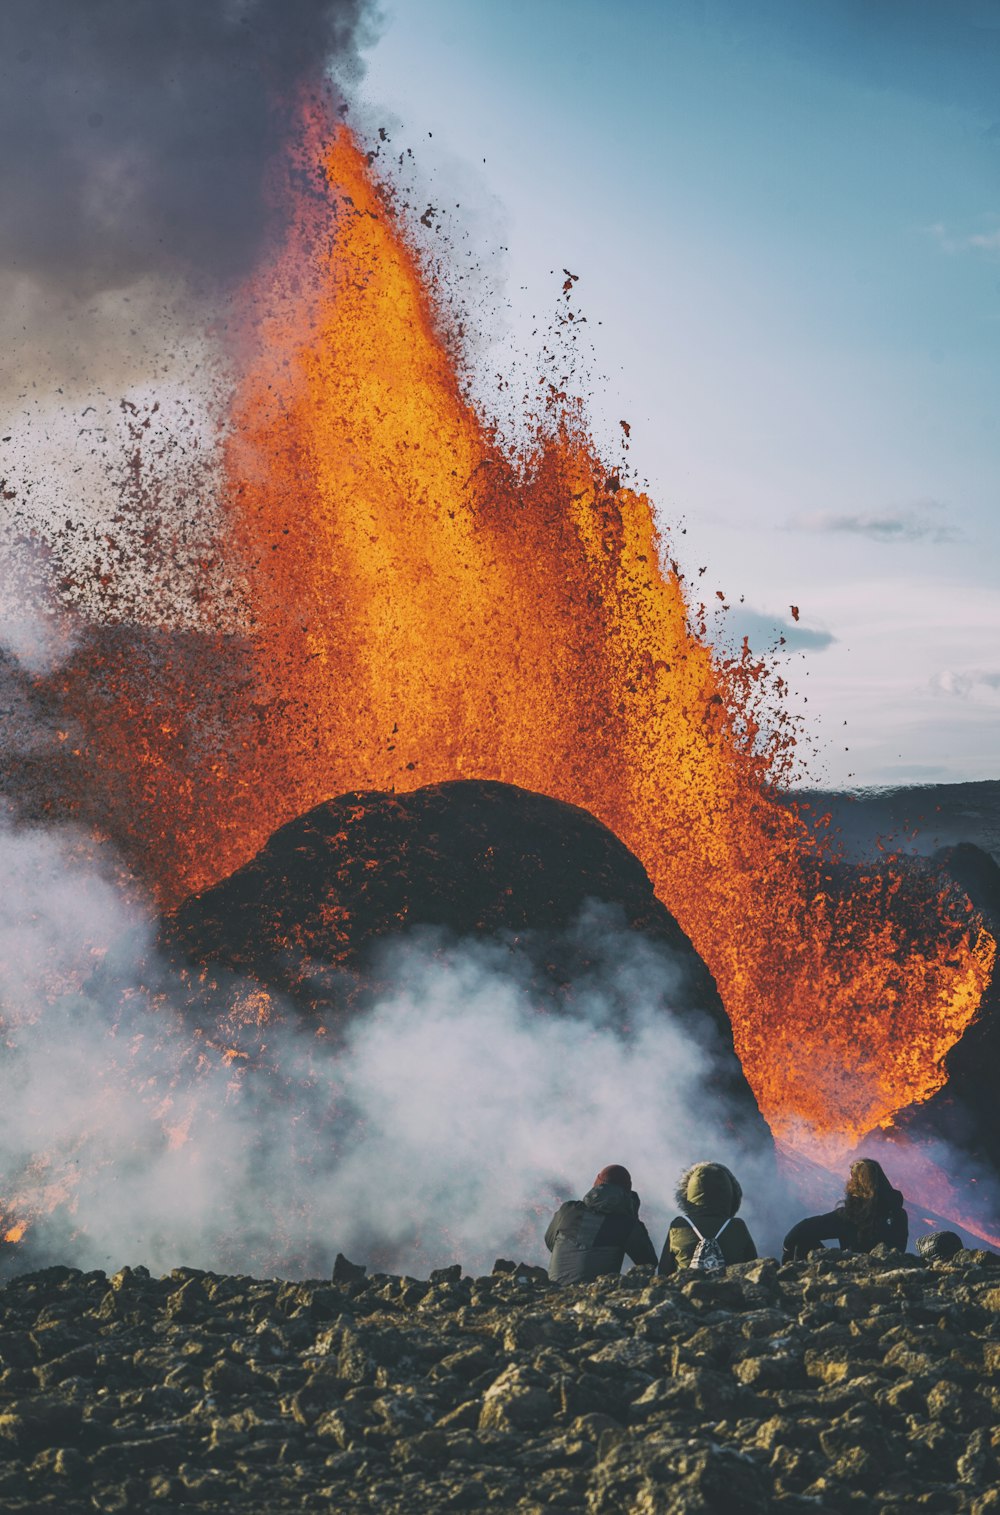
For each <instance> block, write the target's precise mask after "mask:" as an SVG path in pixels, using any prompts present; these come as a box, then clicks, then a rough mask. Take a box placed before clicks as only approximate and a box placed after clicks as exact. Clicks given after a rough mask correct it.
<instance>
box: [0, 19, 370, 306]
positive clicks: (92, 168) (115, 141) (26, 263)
mask: <svg viewBox="0 0 1000 1515" xmlns="http://www.w3.org/2000/svg"><path fill="white" fill-rule="evenodd" d="M369 15H370V6H369V4H368V0H3V4H2V6H0V141H2V143H3V152H2V154H0V204H2V205H3V216H2V219H0V271H2V272H5V273H7V274H8V275H10V274H13V275H15V276H18V277H23V278H28V279H30V280H32V281H33V282H35V283H37V284H42V285H43V286H45V287H47V288H49V289H50V290H55V291H56V292H60V293H61V292H71V293H73V294H78V295H83V296H93V295H95V294H98V293H100V292H102V291H110V290H117V289H121V288H124V287H126V286H128V285H131V284H134V283H136V282H137V281H139V280H141V279H143V278H148V277H150V276H152V277H154V278H156V277H158V276H160V275H163V274H173V273H174V272H176V271H177V270H178V269H180V270H182V271H188V270H193V271H196V272H198V273H201V274H206V275H209V276H211V277H221V278H223V279H227V278H232V277H238V276H239V275H240V274H242V273H244V272H245V271H246V270H247V269H248V268H250V267H251V266H252V264H253V261H254V258H255V256H256V255H257V253H258V252H259V249H260V245H261V239H262V237H263V236H264V235H265V233H266V230H267V225H268V216H267V213H266V210H265V203H264V198H263V196H262V192H261V179H262V174H263V171H264V169H265V167H266V164H267V162H268V159H269V157H270V156H271V154H272V153H273V152H274V151H275V149H276V148H277V147H278V146H279V144H280V141H281V137H282V134H283V131H284V129H285V127H286V125H287V109H288V106H289V105H290V103H291V100H292V98H293V96H294V95H295V93H296V91H297V89H298V88H299V86H301V85H303V84H305V85H306V86H309V85H314V86H319V85H320V84H321V82H322V81H323V79H324V77H325V70H326V68H327V66H328V64H330V63H331V62H333V63H334V64H335V65H336V67H337V69H338V71H339V72H340V73H341V74H343V75H349V74H351V73H352V72H354V71H356V70H357V68H358V49H359V47H360V46H361V44H362V42H363V41H364V40H365V38H366V35H367V26H368V20H369Z"/></svg>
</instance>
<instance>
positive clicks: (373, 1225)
mask: <svg viewBox="0 0 1000 1515" xmlns="http://www.w3.org/2000/svg"><path fill="white" fill-rule="evenodd" d="M74 847H75V844H74V843H73V842H72V839H69V840H65V839H64V840H57V839H56V837H55V836H54V835H53V834H51V833H45V832H33V833H32V832H20V833H10V832H8V833H5V834H3V835H2V836H0V848H2V853H3V857H4V865H5V872H6V875H7V879H8V889H7V892H6V894H5V896H4V902H3V904H2V906H0V950H2V954H3V982H2V992H3V1008H2V1017H3V1027H2V1042H3V1050H2V1053H0V1057H2V1067H3V1085H4V1098H3V1100H2V1101H0V1196H2V1203H0V1211H2V1219H0V1235H3V1234H5V1233H6V1232H7V1231H8V1230H9V1229H10V1228H11V1227H12V1226H15V1225H16V1224H17V1222H18V1221H19V1220H26V1219H28V1218H29V1216H30V1215H31V1214H32V1213H35V1214H36V1215H37V1218H36V1219H35V1220H33V1221H32V1222H31V1223H30V1224H29V1227H28V1230H27V1233H26V1235H25V1238H24V1240H23V1241H22V1242H21V1243H20V1244H18V1245H17V1246H16V1247H15V1246H8V1247H6V1248H4V1249H2V1250H3V1251H4V1252H5V1253H6V1256H5V1257H4V1258H3V1260H2V1265H3V1268H4V1271H6V1272H8V1273H9V1272H10V1271H12V1270H13V1271H19V1270H21V1269H23V1268H25V1267H30V1266H38V1265H40V1264H42V1263H45V1262H52V1261H59V1262H64V1263H71V1264H73V1265H76V1266H79V1267H84V1268H89V1267H100V1268H105V1269H107V1268H109V1267H117V1266H119V1265H121V1264H122V1263H125V1262H129V1263H133V1264H135V1263H140V1262H141V1263H145V1264H146V1265H147V1266H148V1267H150V1268H151V1269H153V1270H154V1271H163V1270H166V1269H169V1268H172V1267H175V1266H178V1265H182V1264H187V1265H190V1266H200V1267H205V1268H213V1269H218V1270H225V1271H252V1272H258V1273H260V1272H265V1273H266V1272H279V1273H282V1274H284V1275H289V1276H296V1275H299V1276H301V1275H308V1274H313V1275H315V1274H317V1273H323V1272H326V1271H328V1269H329V1267H330V1265H331V1264H332V1261H333V1258H334V1256H335V1254H336V1252H337V1251H342V1252H344V1253H346V1254H347V1255H348V1256H349V1257H351V1258H352V1260H355V1261H359V1262H365V1263H367V1264H369V1266H371V1267H380V1268H392V1269H394V1270H401V1271H409V1272H413V1273H418V1274H419V1273H425V1272H426V1271H427V1270H428V1269H430V1268H433V1267H435V1266H439V1265H441V1264H444V1263H448V1262H451V1261H460V1262H462V1263H463V1265H464V1266H465V1268H466V1269H467V1270H469V1271H472V1272H479V1271H483V1270H486V1271H488V1270H489V1268H490V1267H491V1266H492V1263H493V1260H494V1259H495V1258H496V1257H497V1256H508V1257H514V1258H523V1259H524V1260H527V1261H532V1262H543V1261H544V1260H545V1253H544V1245H543V1242H542V1235H543V1232H544V1229H545V1226H546V1224H547V1222H548V1219H549V1218H550V1215H551V1213H552V1211H553V1210H554V1209H555V1208H556V1206H557V1205H558V1204H559V1203H560V1202H561V1201H562V1200H563V1199H565V1198H567V1197H570V1196H578V1195H580V1194H582V1193H583V1192H584V1191H585V1190H586V1189H587V1188H588V1187H589V1185H590V1183H591V1181H592V1178H593V1176H594V1173H595V1172H596V1171H597V1170H598V1169H599V1168H600V1167H602V1166H603V1165H604V1164H605V1163H609V1162H623V1163H625V1164H626V1165H627V1166H628V1167H629V1168H630V1169H631V1172H632V1174H633V1179H634V1182H635V1185H636V1188H637V1189H638V1190H639V1192H640V1193H641V1194H642V1196H643V1210H642V1216H643V1219H644V1220H645V1221H646V1223H647V1225H648V1227H649V1229H650V1232H651V1235H652V1237H653V1240H654V1243H655V1244H656V1245H657V1246H659V1245H660V1244H661V1243H662V1240H663V1236H664V1233H665V1229H666V1226H667V1224H668V1222H669V1220H670V1218H671V1215H672V1214H673V1213H674V1205H673V1200H672V1190H673V1187H674V1184H675V1181H676V1178H677V1175H678V1173H679V1172H680V1170H681V1169H683V1168H684V1167H685V1166H687V1165H688V1164H689V1163H690V1162H693V1161H696V1160H699V1159H703V1158H714V1159H718V1160H721V1161H723V1162H726V1163H728V1164H729V1165H730V1166H731V1167H733V1168H734V1170H735V1171H736V1172H737V1174H738V1176H739V1177H740V1179H741V1182H742V1183H743V1186H744V1191H745V1194H746V1199H745V1202H744V1209H743V1213H744V1214H745V1216H746V1218H747V1221H748V1223H749V1225H750V1227H751V1230H752V1231H754V1234H755V1235H756V1237H757V1241H758V1245H759V1246H761V1247H762V1248H763V1249H772V1248H773V1247H774V1246H775V1245H776V1244H777V1242H778V1240H780V1230H777V1229H776V1225H775V1223H772V1225H771V1226H770V1227H769V1226H768V1224H767V1220H766V1219H765V1217H766V1215H767V1212H768V1211H769V1209H771V1208H772V1207H773V1205H774V1203H775V1199H776V1196H775V1193H774V1165H773V1157H772V1155H771V1153H770V1152H769V1150H767V1149H766V1147H765V1146H764V1144H761V1145H760V1146H759V1147H758V1148H757V1149H756V1150H755V1149H754V1147H753V1144H752V1142H751V1144H750V1145H749V1147H748V1145H747V1141H746V1135H745V1127H744V1135H743V1136H741V1135H740V1134H738V1132H737V1128H736V1126H735V1124H734V1126H733V1129H732V1131H729V1130H727V1129H726V1127H725V1120H726V1119H727V1118H729V1117H730V1116H731V1115H733V1114H734V1112H729V1111H726V1110H724V1109H721V1108H720V1096H719V1093H718V1090H717V1089H716V1088H714V1087H713V1070H714V1066H715V1064H716V1058H717V1055H718V1053H719V1051H720V1049H718V1048H715V1047H714V1046H713V1045H712V1039H711V1038H710V1039H706V1034H705V1027H706V1026H707V1025H708V1022H707V1020H706V1021H705V1022H704V1024H701V1023H699V1024H700V1025H701V1029H700V1030H699V1029H697V1028H696V1027H695V1026H694V1025H692V1024H691V1023H690V1022H689V1023H687V1024H685V1025H684V1026H683V1028H682V1026H681V1025H679V1024H678V1022H677V1021H676V1019H672V1018H671V1017H670V1015H669V1013H665V1010H664V1005H665V1003H669V997H670V978H671V973H672V967H671V960H670V959H669V957H666V956H665V955H664V954H663V953H662V952H660V951H659V950H657V949H655V948H653V947H650V946H647V945H645V944H642V945H641V946H640V947H637V946H636V939H635V936H634V934H629V933H625V932H623V931H618V932H615V931H614V930H613V929H612V928H611V927H610V926H609V925H608V924H607V921H606V920H605V919H603V918H601V917H600V916H599V915H598V916H595V917H594V918H593V919H592V920H588V921H587V922H586V923H584V927H583V929H585V930H587V931H588V933H590V937H589V938H588V939H590V938H595V939H596V937H597V935H598V934H599V933H603V937H602V940H601V942H600V951H599V954H598V956H599V958H600V961H601V964H602V966H601V967H600V969H599V970H598V971H595V972H594V974H593V975H592V977H591V979H590V980H589V981H588V982H587V983H585V984H583V985H581V986H575V992H574V997H573V1009H572V1011H571V1012H567V1013H565V1014H563V1013H559V1014H557V1013H553V1012H552V1011H551V1010H550V1011H549V1012H548V1013H546V1012H545V1011H543V1010H541V1009H539V1008H538V1003H537V995H535V994H533V992H532V988H531V984H530V980H529V977H528V972H529V970H528V969H527V967H526V966H524V965H523V964H521V965H519V963H518V961H517V959H515V958H514V957H513V956H512V954H511V953H510V951H509V950H508V949H507V948H504V947H502V946H499V945H496V944H493V945H490V944H481V943H466V944H461V945H459V946H457V947H456V946H454V945H452V946H450V947H445V946H444V945H443V944H442V942H441V940H440V939H439V938H436V937H429V938H427V939H426V940H425V941H424V942H423V943H419V942H418V943H415V944H410V945H409V946H406V947H396V948H393V949H391V950H390V951H389V952H388V953H387V955H386V957H385V959H384V961H383V964H382V967H381V971H380V974H379V977H380V981H382V982H385V983H388V984H391V985H392V986H394V987H392V988H391V989H389V990H387V991H386V992H385V993H384V994H383V995H382V996H381V998H380V999H379V1001H378V1002H377V1003H376V1004H375V1006H374V1007H373V1008H372V1009H371V1010H369V1011H368V1012H366V1013H365V1014H363V1015H359V1016H357V1017H356V1018H355V1019H353V1020H350V1021H349V1022H348V1023H347V1025H346V1029H345V1030H344V1031H343V1033H342V1034H336V1033H335V1032H333V1031H327V1032H325V1033H321V1034H317V1027H316V1026H315V1025H311V1024H304V1023H303V1022H302V1020H301V1019H296V1018H295V1012H294V1011H292V1010H291V1009H290V1008H289V1007H288V1006H281V1005H279V1004H276V1003H275V1002H274V1001H273V1000H272V1001H271V1002H270V1004H269V1005H268V1004H266V1002H265V997H264V995H263V994H262V992H261V991H260V988H259V986H257V985H254V984H250V983H242V984H238V985H235V986H231V987H230V989H229V990H228V991H227V994H226V1003H227V1005H228V1007H229V1011H230V1013H229V1015H228V1016H227V1017H225V1018H224V1020H223V1022H222V1023H221V1034H219V1035H217V1034H216V1032H215V1030H214V1029H206V1028H204V1027H202V1028H200V1029H199V1028H197V1027H196V1026H195V1025H194V1022H193V1018H192V1016H191V1014H190V1010H189V1009H185V1007H184V998H183V995H184V990H183V986H182V985H181V983H180V980H179V979H178V978H177V977H176V975H175V974H174V973H173V971H172V970H170V969H168V968H167V967H166V966H165V965H163V964H160V965H159V966H158V967H155V968H154V969H153V970H152V971H151V968H150V964H151V963H155V953H154V951H153V946H152V925H151V923H150V922H149V921H146V922H145V923H142V922H139V923H137V920H136V917H135V914H134V912H130V911H129V910H127V909H126V908H125V906H124V905H123V904H122V902H121V900H120V898H119V895H118V893H117V890H116V888H115V886H113V885H112V884H111V883H110V882H109V881H108V880H107V878H105V877H102V875H101V873H100V871H99V870H98V869H96V867H95V865H94V864H93V863H92V862H87V861H81V860H78V859H77V856H76V852H75V850H74ZM108 942H112V943H113V944H114V945H113V947H112V949H111V951H110V952H108V953H107V954H104V955H103V962H101V963H100V967H99V971H96V972H95V971H93V970H94V969H95V968H97V967H98V964H99V961H100V958H101V953H100V951H99V948H100V944H102V943H108ZM623 1005H624V1006H627V1007H628V1016H627V1025H626V1026H625V1027H624V1028H623V1027H622V1025H621V1010H622V1006H623ZM261 1009H267V1010H268V1014H267V1015H266V1016H264V1017H261V1016H260V1015H259V1014H258V1012H259V1011H260V1010H261ZM712 1037H713V1038H714V1033H712ZM787 1218H788V1217H787V1213H786V1214H783V1215H782V1216H781V1217H780V1219H781V1221H782V1222H784V1220H786V1219H787ZM776 1221H777V1217H775V1222H776Z"/></svg>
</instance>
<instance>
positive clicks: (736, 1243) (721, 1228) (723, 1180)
mask: <svg viewBox="0 0 1000 1515" xmlns="http://www.w3.org/2000/svg"><path fill="white" fill-rule="evenodd" d="M674 1197H675V1199H676V1200H677V1205H678V1208H679V1209H680V1211H681V1214H680V1215H678V1217H677V1219H676V1220H674V1221H672V1222H671V1225H670V1230H669V1231H668V1232H667V1239H666V1241H665V1242H664V1244H663V1252H662V1253H661V1255H660V1266H659V1269H658V1271H659V1272H660V1273H661V1274H663V1275H666V1274H669V1273H676V1272H677V1271H678V1269H680V1268H686V1267H688V1266H689V1264H690V1262H691V1259H692V1257H693V1256H694V1251H695V1248H696V1247H697V1245H698V1242H699V1241H700V1240H701V1238H702V1237H718V1241H719V1246H720V1247H721V1248H722V1255H723V1257H724V1258H725V1259H726V1262H727V1263H741V1262H753V1260H754V1258H755V1257H756V1256H757V1248H756V1247H755V1246H754V1240H753V1237H752V1236H751V1235H750V1232H749V1231H748V1230H747V1227H746V1224H745V1223H744V1222H743V1221H742V1220H740V1219H739V1217H738V1216H737V1214H736V1212H737V1210H738V1209H739V1208H740V1205H741V1203H742V1201H743V1190H742V1189H741V1188H740V1186H739V1183H738V1182H737V1180H736V1177H735V1175H734V1174H732V1173H730V1171H729V1169H728V1168H724V1167H723V1165H722V1164H721V1163H695V1165H694V1167H693V1168H688V1169H687V1170H686V1171H685V1172H684V1173H682V1174H681V1176H680V1179H679V1180H678V1183H677V1189H676V1191H675V1195H674ZM696 1228H697V1229H696Z"/></svg>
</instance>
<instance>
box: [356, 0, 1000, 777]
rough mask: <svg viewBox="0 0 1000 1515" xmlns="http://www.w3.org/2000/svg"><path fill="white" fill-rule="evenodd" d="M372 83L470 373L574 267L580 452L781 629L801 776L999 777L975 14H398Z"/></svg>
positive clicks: (826, 8)
mask: <svg viewBox="0 0 1000 1515" xmlns="http://www.w3.org/2000/svg"><path fill="white" fill-rule="evenodd" d="M368 62H369V68H368V74H367V77H366V79H365V80H364V82H363V84H362V85H361V86H360V89H359V90H358V91H357V92H356V93H357V95H358V99H359V106H360V115H361V119H362V120H363V121H366V122H367V123H368V124H369V125H371V124H374V123H376V122H378V123H384V124H386V125H387V126H389V128H390V131H391V134H392V139H393V145H394V146H398V147H403V146H412V147H413V149H414V152H415V154H416V156H417V163H418V167H417V170H416V172H417V175H418V178H420V179H421V184H422V187H423V188H426V190H427V193H428V195H429V196H433V197H434V199H435V203H439V204H443V205H449V206H450V205H453V204H454V202H455V201H458V202H460V204H461V209H460V210H457V211H453V212H452V220H451V222H450V226H451V230H452V238H453V241H454V243H455V246H456V248H458V249H459V250H461V249H463V248H464V254H463V255H464V256H466V257H468V256H469V255H470V253H471V254H472V255H473V259H472V261H476V260H477V259H478V262H479V264H480V265H481V266H482V267H483V268H484V269H485V270H486V275H485V277H486V278H487V281H488V282H489V281H492V286H493V289H494V292H495V294H496V297H497V300H498V302H499V308H500V310H501V312H502V315H503V323H502V329H499V328H498V327H497V326H496V325H495V324H494V322H493V321H492V320H489V321H488V322H487V325H488V328H489V330H488V336H489V337H490V338H491V339H494V340H493V343H492V346H491V345H490V343H489V342H488V341H487V340H486V337H485V336H484V338H483V342H482V346H481V350H480V353H479V362H480V366H481V369H482V372H483V373H484V374H486V373H488V372H490V371H493V370H496V369H497V368H500V367H505V366H507V365H508V364H509V363H511V362H512V361H513V355H514V354H516V353H518V352H524V353H526V354H527V356H528V357H529V359H530V358H531V357H532V356H533V354H534V352H535V351H536V350H537V347H538V342H539V337H538V336H537V335H534V333H535V332H536V331H537V330H538V328H539V321H541V322H542V323H543V324H544V322H545V320H546V318H547V317H548V315H549V314H550V313H551V312H552V311H553V310H554V308H555V304H556V299H557V294H558V286H559V283H560V282H561V270H562V269H563V268H564V267H566V268H570V269H572V270H573V271H574V272H575V273H577V274H578V275H579V276H580V282H579V284H578V285H577V286H576V294H577V306H578V308H579V309H581V310H582V311H584V312H585V313H586V315H587V318H588V324H587V331H588V333H589V336H590V339H591V342H592V345H593V352H594V357H593V365H592V368H593V380H592V385H591V391H592V393H593V397H594V398H593V408H594V412H595V419H596V422H597V426H598V430H599V432H600V433H601V434H602V435H605V436H607V437H608V438H611V437H613V436H615V435H616V434H617V423H618V420H619V419H621V418H626V419H628V420H629V421H630V423H631V425H632V428H633V430H632V448H631V454H630V457H631V461H632V463H633V465H634V466H635V467H636V468H637V469H638V471H639V472H640V474H641V475H643V476H644V477H646V478H648V480H649V482H650V485H651V487H652V491H653V494H654V497H655V499H656V501H657V505H658V509H659V513H660V519H661V522H662V524H663V526H664V528H665V529H666V530H668V531H670V530H671V528H674V527H676V526H677V525H678V523H680V522H682V521H683V524H684V525H685V526H686V528H687V531H686V535H685V536H680V535H674V536H673V538H672V540H673V542H674V545H675V546H676V547H678V548H679V549H680V551H681V554H682V557H683V560H684V561H685V563H686V564H687V565H688V566H689V567H691V568H697V567H700V566H702V565H707V573H706V576H705V580H704V582H705V583H706V585H708V584H709V580H710V581H711V584H710V586H709V587H710V588H711V589H712V590H714V589H715V588H723V589H724V590H725V592H726V594H727V596H729V597H730V598H732V599H734V600H738V598H739V596H740V595H741V594H742V595H743V596H744V598H745V603H744V606H743V608H742V610H741V611H740V615H741V616H742V617H743V619H742V620H736V619H735V618H734V620H733V623H732V625H731V627H730V631H731V633H732V634H741V633H742V632H743V631H744V630H748V631H750V633H751V635H752V636H753V637H756V638H757V640H758V641H761V640H762V639H763V640H766V639H767V637H768V635H769V634H770V628H771V627H772V626H775V625H779V624H780V625H781V626H782V627H783V629H786V630H788V631H789V632H790V641H791V642H792V643H793V645H795V646H796V656H795V657H794V658H793V660H792V662H791V665H790V675H791V678H792V682H793V685H794V686H795V688H796V689H797V691H798V695H797V697H798V698H800V699H801V698H803V697H807V698H808V704H807V705H805V706H804V707H803V708H804V709H805V711H806V712H807V713H808V714H809V716H810V720H811V721H812V722H813V730H814V734H815V736H816V738H817V740H818V741H819V744H820V749H821V757H820V759H819V760H818V761H816V762H815V763H814V765H813V769H814V776H815V777H816V779H817V780H820V781H827V782H832V783H836V784H846V783H851V784H892V783H913V782H921V781H935V780H941V779H973V778H992V777H1000V761H998V745H1000V744H998V740H997V738H998V736H1000V590H998V587H997V584H996V567H997V564H998V562H1000V511H998V506H1000V461H998V447H997V436H998V430H1000V428H998V424H997V417H998V414H1000V406H998V401H1000V352H998V345H1000V3H996V0H990V3H973V0H941V3H934V4H930V3H923V0H905V3H903V0H900V3H896V0H858V3H848V0H816V3H811V4H805V3H785V0H782V3H778V0H771V3H764V0H755V3H754V4H753V5H747V4H744V3H741V0H702V3H694V0H660V3H653V0H618V3H616V4H615V5H614V6H611V5H599V4H596V3H592V0H533V3H529V0H505V3H504V4H502V5H501V4H492V3H487V0H395V3H394V4H387V5H385V6H384V11H383V24H382V28H381V34H380V38H379V40H378V42H377V43H376V45H375V46H374V47H373V48H372V50H371V52H370V54H369V59H368ZM429 133H430V134H432V135H429ZM484 159H485V162H484ZM501 249H502V250H501ZM553 271H554V272H553ZM488 303H489V301H488V300H487V304H488ZM792 604H795V605H797V606H799V607H801V620H800V621H799V623H798V626H797V627H794V626H792V624H791V622H790V618H789V607H790V606H791V605H792ZM786 622H787V623H788V626H787V628H786V627H785V623H786ZM844 722H846V723H847V724H846V726H845V725H844ZM845 748H847V749H849V750H846V751H845V750H844V749H845Z"/></svg>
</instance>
